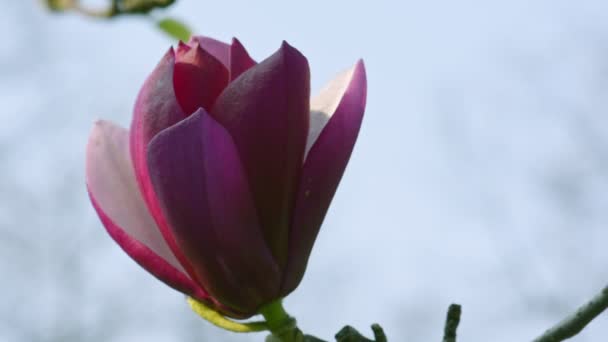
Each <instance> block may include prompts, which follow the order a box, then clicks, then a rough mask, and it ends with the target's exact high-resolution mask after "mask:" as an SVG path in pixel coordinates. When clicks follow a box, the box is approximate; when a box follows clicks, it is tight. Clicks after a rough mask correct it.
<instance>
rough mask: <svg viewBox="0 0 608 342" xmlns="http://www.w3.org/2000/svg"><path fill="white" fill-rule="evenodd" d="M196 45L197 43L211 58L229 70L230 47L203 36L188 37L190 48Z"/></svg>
mask: <svg viewBox="0 0 608 342" xmlns="http://www.w3.org/2000/svg"><path fill="white" fill-rule="evenodd" d="M196 43H198V44H199V45H200V46H201V48H203V50H205V51H207V52H209V53H210V54H211V55H213V57H215V58H217V60H219V61H220V62H222V64H224V66H225V67H226V68H230V45H228V44H226V43H224V42H221V41H219V40H216V39H213V38H209V37H205V36H193V37H190V41H189V42H188V44H189V45H191V46H192V45H194V44H196Z"/></svg>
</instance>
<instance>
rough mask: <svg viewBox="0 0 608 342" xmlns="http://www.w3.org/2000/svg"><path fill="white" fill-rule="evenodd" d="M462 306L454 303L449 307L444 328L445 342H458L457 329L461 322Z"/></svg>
mask: <svg viewBox="0 0 608 342" xmlns="http://www.w3.org/2000/svg"><path fill="white" fill-rule="evenodd" d="M461 313H462V308H461V307H460V305H458V304H452V305H450V307H449V308H448V314H447V317H446V319H445V328H444V329H443V342H456V330H457V329H458V324H460V314H461Z"/></svg>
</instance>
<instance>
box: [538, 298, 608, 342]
mask: <svg viewBox="0 0 608 342" xmlns="http://www.w3.org/2000/svg"><path fill="white" fill-rule="evenodd" d="M606 308H608V286H607V287H605V288H604V289H603V290H602V291H601V292H600V293H598V294H597V295H596V296H595V297H593V299H591V301H590V302H588V303H587V304H585V305H583V306H581V307H580V308H579V309H578V310H576V312H575V313H573V314H572V315H570V316H568V317H566V318H565V319H563V320H562V321H561V322H559V323H557V325H555V326H554V327H552V328H551V329H549V330H547V331H545V333H544V334H542V335H541V336H540V337H538V338H536V339H535V340H534V341H533V342H559V341H563V340H565V339H568V338H570V337H572V336H574V335H576V334H578V333H580V332H581V331H582V330H583V329H584V328H585V326H587V324H589V322H591V321H592V320H593V319H594V318H596V317H597V316H598V315H599V314H601V313H602V312H603V311H604V310H606Z"/></svg>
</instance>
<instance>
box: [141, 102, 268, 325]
mask: <svg viewBox="0 0 608 342" xmlns="http://www.w3.org/2000/svg"><path fill="white" fill-rule="evenodd" d="M148 164H149V168H150V170H151V177H152V183H153V184H154V188H155V189H156V192H157V193H158V195H159V199H160V203H161V207H162V209H163V212H164V213H165V215H166V217H167V219H168V220H169V222H170V223H171V227H172V228H173V231H174V235H175V237H176V239H177V242H178V244H179V245H180V247H181V249H182V250H183V251H184V253H185V255H186V256H187V257H188V259H189V260H190V261H191V263H192V266H193V268H194V271H195V272H196V274H197V275H198V278H199V279H201V281H202V282H203V285H204V286H205V289H207V290H208V291H209V293H210V294H211V296H213V297H214V298H216V299H218V301H220V302H221V303H223V304H225V305H228V306H229V307H232V308H234V309H236V310H239V311H241V312H243V313H250V314H254V313H255V312H256V310H257V309H259V306H260V305H261V304H263V303H266V302H268V301H269V300H273V299H276V298H277V297H276V296H277V294H278V289H279V285H280V273H279V269H278V267H277V265H276V263H275V262H274V259H273V258H272V255H271V254H270V252H269V250H268V248H267V246H266V244H265V242H264V240H263V239H262V235H261V234H260V226H259V223H258V218H257V215H256V211H255V207H254V206H253V202H252V197H251V193H250V190H249V185H248V183H247V179H246V176H245V173H244V170H243V167H242V165H241V162H240V160H239V156H238V153H237V151H236V147H235V146H234V143H233V141H232V138H231V137H230V135H229V134H228V132H227V131H226V130H225V129H224V128H223V127H222V126H221V125H220V124H218V123H217V122H216V121H215V120H214V119H213V118H211V117H210V116H209V115H208V114H207V113H206V112H205V111H204V110H203V109H199V111H197V112H196V113H195V114H193V115H192V116H190V117H189V118H188V119H186V120H184V121H182V122H180V123H179V124H177V125H175V126H173V127H171V128H168V129H166V130H165V131H163V132H161V133H160V134H159V135H158V136H157V137H156V138H154V140H152V141H151V142H150V145H149V149H148Z"/></svg>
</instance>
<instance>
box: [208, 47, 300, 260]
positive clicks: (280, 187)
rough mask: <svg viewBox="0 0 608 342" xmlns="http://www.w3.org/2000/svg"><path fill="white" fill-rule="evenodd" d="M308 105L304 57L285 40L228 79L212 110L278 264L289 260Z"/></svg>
mask: <svg viewBox="0 0 608 342" xmlns="http://www.w3.org/2000/svg"><path fill="white" fill-rule="evenodd" d="M309 105H310V75H309V70H308V61H307V60H306V58H305V57H304V56H303V55H302V54H300V52H299V51H297V50H296V49H294V48H292V47H291V46H289V45H288V44H287V43H284V44H283V45H282V46H281V48H280V49H279V51H277V52H276V53H275V54H273V55H272V56H270V57H269V58H267V59H266V60H264V61H262V62H261V63H259V64H258V65H256V66H254V67H252V68H250V69H249V70H247V71H246V72H244V73H243V74H242V75H241V76H239V77H238V78H237V79H236V80H234V81H233V82H231V83H230V84H229V85H228V87H227V88H226V89H225V90H224V92H223V93H222V94H221V95H220V97H219V98H218V99H217V101H216V103H215V106H214V107H213V111H212V116H213V117H214V118H215V119H216V120H218V121H219V122H220V123H221V124H222V125H223V126H224V127H226V129H227V130H228V131H229V132H230V135H232V137H233V138H234V142H235V144H236V147H237V150H238V152H239V155H240V157H241V160H242V162H243V166H244V167H245V171H246V173H247V177H248V180H249V184H250V186H251V190H252V193H253V198H254V202H255V205H256V209H257V212H258V217H259V218H260V226H261V227H262V230H263V234H264V239H265V240H266V243H267V244H268V245H269V246H270V249H271V251H272V254H273V255H274V257H275V260H277V262H278V263H279V265H280V266H281V267H283V266H284V265H285V263H286V262H287V247H288V243H287V239H288V232H289V227H290V222H291V212H292V210H293V207H294V200H295V195H296V191H297V186H298V181H299V179H300V172H301V168H302V161H303V156H304V148H305V145H306V136H307V134H308V116H309Z"/></svg>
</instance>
